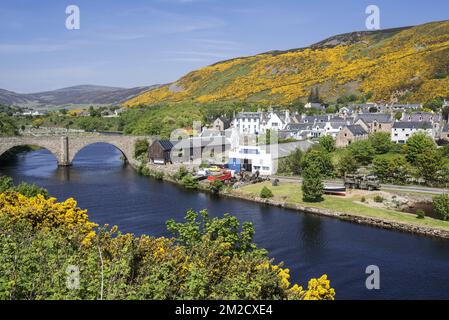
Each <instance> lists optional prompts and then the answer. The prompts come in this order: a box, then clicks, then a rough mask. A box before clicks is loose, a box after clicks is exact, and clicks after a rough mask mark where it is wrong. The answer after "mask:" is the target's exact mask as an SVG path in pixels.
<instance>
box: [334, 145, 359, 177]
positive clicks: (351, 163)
mask: <svg viewBox="0 0 449 320" xmlns="http://www.w3.org/2000/svg"><path fill="white" fill-rule="evenodd" d="M358 168H359V163H358V162H357V160H356V159H355V158H354V157H353V156H352V155H351V153H350V152H349V151H348V150H346V151H344V153H343V155H342V156H341V157H340V159H339V160H338V163H337V171H338V174H339V175H340V176H341V177H344V176H345V175H346V174H348V173H355V172H356V171H357V169H358Z"/></svg>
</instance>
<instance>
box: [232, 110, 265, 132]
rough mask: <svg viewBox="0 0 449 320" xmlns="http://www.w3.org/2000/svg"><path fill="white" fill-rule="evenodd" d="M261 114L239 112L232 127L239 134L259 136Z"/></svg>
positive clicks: (262, 115)
mask: <svg viewBox="0 0 449 320" xmlns="http://www.w3.org/2000/svg"><path fill="white" fill-rule="evenodd" d="M263 117H264V114H263V112H239V113H238V114H237V116H236V117H235V119H234V126H235V128H237V129H238V130H239V132H240V134H260V133H261V125H262V121H263Z"/></svg>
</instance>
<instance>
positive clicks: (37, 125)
mask: <svg viewBox="0 0 449 320" xmlns="http://www.w3.org/2000/svg"><path fill="white" fill-rule="evenodd" d="M43 124H44V119H42V118H36V119H34V120H33V122H32V125H33V127H34V128H40V127H41V126H42V125H43Z"/></svg>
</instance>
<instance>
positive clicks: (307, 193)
mask: <svg viewBox="0 0 449 320" xmlns="http://www.w3.org/2000/svg"><path fill="white" fill-rule="evenodd" d="M302 176H303V182H302V192H303V195H302V199H303V201H304V202H321V201H323V194H324V186H323V182H322V180H321V174H320V171H319V170H318V168H317V167H315V166H308V167H306V169H305V170H304V172H303V175H302Z"/></svg>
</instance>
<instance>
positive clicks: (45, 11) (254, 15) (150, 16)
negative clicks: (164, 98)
mask: <svg viewBox="0 0 449 320" xmlns="http://www.w3.org/2000/svg"><path fill="white" fill-rule="evenodd" d="M72 4H74V5H77V6H78V7H79V8H80V11H81V29H80V30H72V31H69V30H67V29H66V28H65V20H66V17H67V16H66V14H65V9H66V7H67V6H68V5H72ZM370 4H375V5H377V6H379V7H380V10H381V11H380V13H381V28H382V29H385V28H391V27H399V26H406V25H415V24H421V23H426V22H430V21H436V20H445V19H449V1H447V0H431V1H418V0H408V1H405V0H394V1H391V0H370V1H363V0H360V1H358V0H352V1H350V0H340V1H331V0H313V1H302V0H128V1H124V0H123V1H118V0H114V1H113V0H68V1H65V0H39V1H35V0H14V1H12V0H9V1H8V0H2V1H1V3H0V88H4V89H7V90H12V91H17V92H23V93H28V92H36V91H43V90H51V89H57V88H61V87H66V86H71V85H77V84H99V85H109V86H120V87H133V86H141V85H151V84H156V83H167V82H171V81H174V80H176V79H178V78H179V77H181V76H182V75H184V74H185V73H187V72H189V71H191V70H195V69H197V68H199V67H202V66H205V65H209V64H212V63H214V62H217V61H220V60H224V59H227V58H233V57H238V56H246V55H252V54H256V53H261V52H265V51H269V50H275V49H277V50H282V49H291V48H298V47H303V46H308V45H310V44H312V43H315V42H318V41H320V40H323V39H324V38H326V37H329V36H332V35H335V34H339V33H344V32H351V31H356V30H364V29H365V19H366V14H365V8H366V7H367V6H368V5H370Z"/></svg>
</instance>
